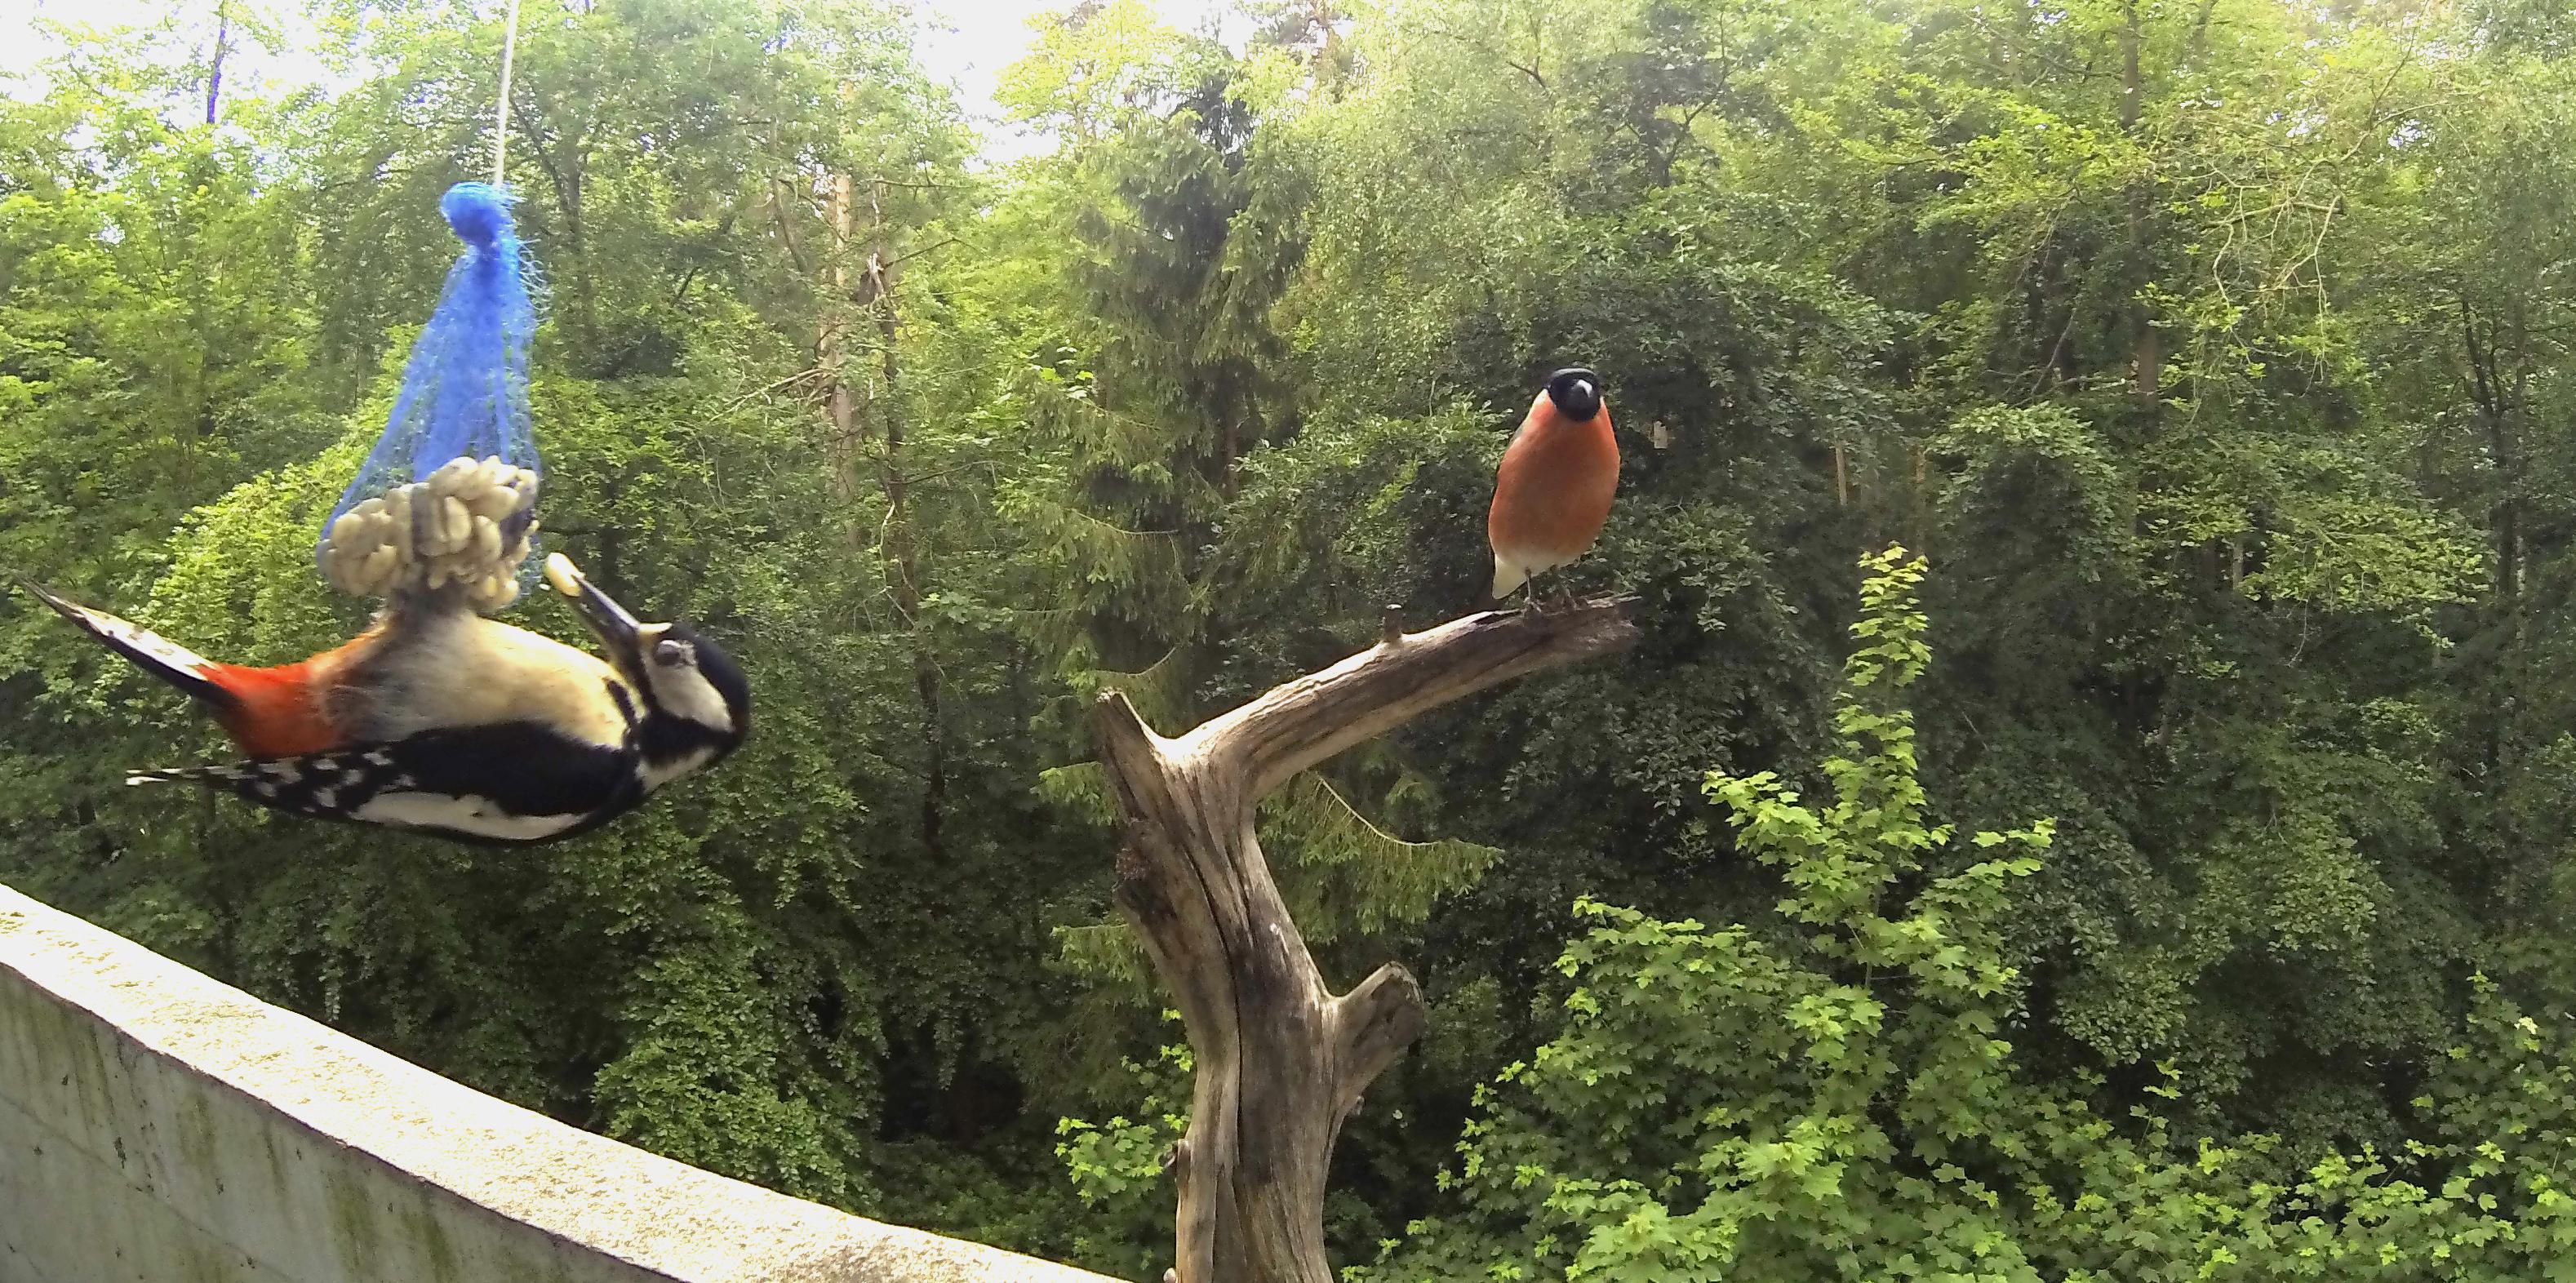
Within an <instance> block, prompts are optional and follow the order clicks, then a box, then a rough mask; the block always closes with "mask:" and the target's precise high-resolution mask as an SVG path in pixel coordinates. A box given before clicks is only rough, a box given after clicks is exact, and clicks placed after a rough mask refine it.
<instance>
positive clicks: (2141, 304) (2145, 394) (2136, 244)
mask: <svg viewBox="0 0 2576 1283" xmlns="http://www.w3.org/2000/svg"><path fill="white" fill-rule="evenodd" d="M2125 12H2126V17H2127V21H2126V22H2125V23H2124V24H2123V25H2122V27H2121V29H2120V129H2121V132H2123V133H2126V134H2127V135H2129V137H2130V139H2131V140H2132V141H2135V142H2138V143H2140V145H2142V146H2143V145H2144V140H2143V139H2140V138H2139V137H2138V132H2139V131H2138V125H2139V122H2140V121H2141V120H2143V119H2144V117H2145V112H2146V92H2147V82H2146V75H2145V72H2144V70H2143V69H2142V68H2141V66H2140V54H2141V51H2142V50H2143V49H2144V47H2145V45H2146V30H2145V28H2143V27H2142V26H2140V25H2139V24H2140V19H2139V17H2138V0H2128V3H2127V6H2126V10H2125ZM2154 202H2155V188H2154V185H2153V184H2152V183H2151V182H2150V181H2149V180H2148V179H2146V178H2145V177H2139V178H2136V179H2132V180H2131V181H2130V183H2129V284H2130V295H2129V340H2130V350H2131V352H2132V353H2133V356H2132V358H2131V360H2130V365H2129V370H2130V376H2131V379H2132V383H2131V387H2130V392H2131V394H2132V395H2134V396H2136V397H2137V399H2138V400H2139V401H2141V402H2144V403H2146V404H2147V405H2150V406H2152V405H2154V404H2155V402H2156V400H2157V396H2158V394H2159V393H2160V392H2161V391H2162V390H2163V387H2164V378H2165V356H2164V336H2163V335H2162V334H2159V333H2158V332H2157V331H2156V325H2155V315H2154V314H2153V312H2151V311H2150V310H2149V309H2148V307H2147V302H2146V300H2145V299H2144V298H2142V297H2139V296H2140V295H2142V294H2144V293H2145V292H2146V288H2147V286H2148V285H2149V284H2150V283H2152V282H2153V281H2154V279H2155V268H2154V264H2153V262H2152V256H2151V254H2150V253H2149V251H2150V250H2151V248H2152V246H2151V245H2150V244H2149V239H2150V235H2151V232H2150V228H2149V226H2148V224H2149V220H2150V219H2151V218H2152V216H2153V214H2154Z"/></svg>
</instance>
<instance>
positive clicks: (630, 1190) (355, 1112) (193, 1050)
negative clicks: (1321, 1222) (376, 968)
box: [0, 887, 1105, 1283]
mask: <svg viewBox="0 0 2576 1283" xmlns="http://www.w3.org/2000/svg"><path fill="white" fill-rule="evenodd" d="M253 1279H257V1280H261V1281H262V1283H279V1281H281V1280H282V1281H284V1283H342V1281H350V1283H354V1281H357V1280H367V1281H371V1283H372V1281H374V1280H388V1281H394V1280H399V1281H402V1283H415V1281H416V1283H484V1281H486V1280H489V1281H492V1283H635V1281H639V1280H646V1279H663V1280H685V1281H687V1283H718V1281H719V1280H722V1281H726V1283H752V1281H754V1280H760V1281H764V1283H767V1281H775V1283H787V1281H788V1280H797V1281H799V1283H807V1281H810V1283H967V1281H970V1280H973V1281H979V1283H980V1281H985V1280H996V1281H998V1280H1027V1281H1028V1283H1105V1281H1104V1280H1102V1279H1101V1278H1100V1276H1098V1275H1094V1274H1088V1273H1084V1272H1082V1271H1079V1270H1073V1269H1068V1268H1066V1267H1064V1266H1060V1265H1051V1264H1048V1263H1046V1262H1043V1261H1038V1260H1033V1259H1031V1258H1028V1257H1024V1256H1015V1255H1013V1254H1011V1253H1008V1252H1001V1251H997V1250H994V1249H992V1248H987V1247H981V1246H978V1245H975V1244H971V1243H964V1242H959V1241H957V1240H954V1239H945V1238H940V1237H938V1236H936V1235H931V1234H924V1233H921V1232H920V1231H918V1230H908V1229H902V1228H898V1227H895V1226H890V1225H880V1224H877V1223H876V1222H873V1221H865V1220H861V1219H859V1218H857V1217H854V1216H847V1215H844V1214H842V1213H840V1212H836V1211H833V1210H832V1209H830V1208H827V1207H823V1206H820V1205H818V1204H814V1203H807V1202H804V1201H801V1200H798V1199H793V1198H788V1197H786V1196H784V1195H781V1194H774V1193H771V1192H769V1191H767V1190H763V1189H760V1188H758V1187H756V1186H751V1185H746V1184H743V1183H742V1182H740V1181H734V1180H728V1179H726V1178H724V1177H721V1176H716V1175H714V1174H712V1173H708V1172H703V1171H700V1170H698V1169H696V1168H694V1167H689V1166H686V1165H684V1164H680V1163H675V1162H672V1161H670V1160H668V1159H664V1158H657V1157H655V1156H653V1155H651V1154H647V1153H645V1152H643V1151H642V1150H639V1149H634V1148H631V1147H629V1146H626V1145H621V1144H618V1143H617V1142H615V1141H611V1140H607V1139H605V1138H602V1137H599V1136H594V1135H591V1134H590V1133H588V1132H584V1131H581V1130H579V1129H576V1128H571V1127H566V1126H564V1125H563V1124H561V1123H557V1122H555V1121H553V1120H551V1119H548V1118H546V1117H544V1116H542V1115H539V1114H535V1113H532V1112H530V1111H528V1110H524V1109H521V1108H519V1107H518V1106H516V1105H511V1104H507V1103H504V1102H502V1101H499V1100H496V1099H493V1098H492V1097H490V1096H486V1095H483V1094H482V1093H480V1092H477V1091H474V1090H472V1089H470V1088H468V1087H465V1086H463V1085H461V1084H458V1083H454V1082H450V1081H449V1080H447V1079H445V1078H441V1077H439V1076H438V1075H436V1074H433V1073H430V1072H429V1071H427V1070H425V1069H422V1068H420V1067H418V1066H416V1065H413V1064H410V1063H408V1062H406V1061H403V1060H399V1059H397V1058H395V1057H393V1056H391V1055H388V1054H386V1053H384V1052H382V1051H378V1050H376V1049H375V1048H373V1047H370V1046H367V1045H366V1044H364V1043H361V1042H358V1041H356V1040H354V1039H351V1038H347V1037H344V1036H342V1035H340V1034H338V1033H335V1032H333V1031H331V1030H330V1029H328V1028H325V1027H324V1026H322V1025H319V1024H316V1023H314V1022H313V1021H311V1020H307V1019H305V1018H304V1017H302V1016H299V1015H296V1014H294V1013H292V1012H289V1011H284V1010H281V1009H279V1008H276V1007H272V1006H269V1005H268V1004H266V1003H263V1002H260V1001H258V1000H257V999H255V998H252V997H251V996H250V995H248V994H245V993H242V992H241V991H240V990H237V989H234V988H232V987H230V986H228V985H223V984H219V983H217V982H215V981H214V980H212V979H209V978H207V977H206V976H203V975H200V974H198V973H197V972H194V971H191V970H189V969H188V968H186V967H183V966H180V965H179V964H177V963H175V962H172V961H170V960H169V959H167V958H163V957H161V956H159V955H157V954H154V953H152V952H151V951H149V950H146V949H144V948H142V947H141V946H138V945H136V944H133V943H132V942H130V941H127V940H124V939H122V938H120V937H118V936H115V935H113V934H110V933H108V932H106V931H102V930H100V929H98V928H96V927H93V926H91V925H89V924H88V923H86V922H83V921H81V920H79V919H77V918H74V917H72V916H70V915H68V914H65V913H61V912H57V911H56V910H53V909H50V908H47V907H45V906H44V905H41V904H38V903H36V902H35V901H33V900H30V899H28V898H26V897H25V896H22V895H19V894H18V893H16V892H14V891H11V890H9V889H8V888H7V887H0V1283H110V1281H115V1283H231V1281H233V1280H244V1281H247V1280H253Z"/></svg>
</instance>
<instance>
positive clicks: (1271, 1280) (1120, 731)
mask: <svg viewBox="0 0 2576 1283" xmlns="http://www.w3.org/2000/svg"><path fill="white" fill-rule="evenodd" d="M1636 638H1637V629H1636V626H1635V625H1633V624H1631V623H1629V622H1628V619H1627V614H1626V603H1625V602H1621V601H1588V602H1582V603H1579V604H1576V605H1572V606H1568V607H1564V608H1561V609H1558V610H1552V611H1548V612H1545V613H1532V612H1509V611H1488V612H1485V613H1482V614H1475V615H1469V616H1467V617H1465V618H1463V619H1456V620H1452V621H1450V622H1449V623H1446V624H1442V625H1441V626H1439V627H1437V628H1434V629H1431V630H1429V631H1427V632H1420V633H1412V634H1406V633H1404V632H1403V631H1402V630H1401V629H1400V628H1399V627H1397V626H1396V624H1395V622H1394V618H1393V613H1392V612H1391V611H1390V613H1389V618H1388V626H1387V630H1386V638H1385V640H1384V641H1382V642H1380V643H1379V644H1378V645H1376V646H1374V647H1371V648H1370V649H1368V650H1365V651H1362V652H1361V653H1359V654H1357V655H1353V656H1351V657H1350V658H1349V659H1346V660H1343V661H1342V662H1340V663H1338V664H1335V665H1333V666H1332V667H1331V668H1327V669H1325V670H1324V671H1322V672H1319V673H1311V674H1308V675H1307V676H1304V677H1300V678H1298V679H1297V680H1295V681H1292V682H1289V683H1287V684H1286V685H1283V686H1279V687H1276V688H1274V689H1272V690H1271V691H1270V692H1269V693H1268V694H1266V695H1263V696H1261V697H1260V698H1259V699H1256V700H1253V701H1252V702H1251V703H1249V704H1245V705H1244V706H1242V707H1241V708H1238V709H1235V710H1234V711H1233V712H1230V713H1226V714H1224V715H1223V716H1220V717H1218V718H1216V719H1214V720H1212V721H1209V722H1207V723H1206V724H1204V725H1202V726H1200V727H1199V728H1198V729H1196V730H1193V731H1191V732H1189V733H1188V734H1186V735H1183V736H1181V737H1180V738H1178V739H1165V738H1163V737H1162V736H1160V735H1157V734H1155V733H1154V732H1153V731H1152V730H1151V729H1149V728H1148V727H1147V726H1146V725H1145V724H1144V722H1143V721H1142V720H1141V719H1139V718H1138V717H1137V716H1136V710H1135V708H1134V707H1133V706H1131V705H1130V704H1129V703H1128V702H1127V697H1126V696H1124V695H1122V694H1120V693H1118V692H1116V691H1110V692H1107V693H1105V694H1103V695H1102V696H1101V697H1100V702H1099V704H1098V706H1097V707H1096V708H1095V710H1094V712H1095V713H1096V715H1097V720H1098V723H1099V726H1098V730H1099V734H1100V755H1101V762H1102V764H1103V766H1105V767H1106V768H1107V770H1108V772H1109V776H1110V779H1111V781H1112V783H1113V785H1114V787H1115V788H1116V790H1117V795H1118V800H1119V804H1120V806H1121V807H1122V808H1123V810H1124V812H1125V814H1126V817H1127V843H1126V846H1125V848H1124V849H1123V850H1122V851H1121V852H1120V854H1119V857H1118V882H1117V893H1116V898H1117V903H1118V907H1119V910H1120V911H1121V912H1122V913H1123V914H1125V915H1126V918H1127V921H1128V923H1129V924H1130V925H1131V926H1133V927H1134V928H1135V930H1136V934H1137V935H1138V937H1139V938H1141V939H1142V940H1143V941H1144V945H1145V951H1146V953H1147V955H1148V956H1150V957H1151V958H1152V959H1153V960H1154V970H1155V971H1156V972H1157V973H1158V974H1160V975H1161V976H1162V978H1163V983H1164V984H1166V985H1168V986H1170V988H1171V990H1172V993H1173V995H1174V996H1175V998H1176V999H1177V1001H1178V1004H1179V1006H1180V1011H1181V1018H1182V1020H1183V1022H1184V1023H1186V1024H1187V1026H1188V1028H1189V1038H1190V1047H1191V1050H1192V1051H1193V1053H1194V1054H1195V1060H1196V1066H1197V1075H1198V1079H1197V1083H1196V1084H1195V1089H1194V1090H1193V1092H1192V1094H1191V1098H1190V1128H1189V1133H1188V1135H1187V1136H1186V1137H1185V1138H1184V1139H1183V1140H1182V1141H1181V1142H1180V1143H1179V1144H1178V1145H1177V1146H1175V1147H1174V1150H1173V1153H1172V1157H1171V1169H1172V1174H1173V1178H1174V1180H1175V1182H1176V1183H1177V1184H1178V1185H1179V1187H1180V1210H1179V1214H1178V1218H1177V1224H1176V1226H1175V1235H1174V1237H1175V1240H1176V1248H1177V1265H1176V1266H1175V1268H1174V1269H1173V1270H1172V1271H1171V1272H1170V1273H1168V1274H1166V1275H1165V1278H1166V1280H1176V1283H1333V1274H1332V1270H1331V1267H1330V1266H1329V1265H1328V1264H1327V1262H1326V1261H1325V1259H1324V1180H1325V1175H1326V1172H1327V1170H1328V1168H1329V1167H1330V1165H1331V1161H1332V1154H1333V1141H1334V1139H1335V1138H1336V1137H1337V1136H1339V1135H1340V1133H1341V1129H1342V1122H1343V1120H1344V1119H1345V1118H1347V1117H1349V1116H1350V1114H1351V1112H1352V1111H1353V1110H1354V1109H1355V1108H1357V1107H1358V1105H1359V1100H1360V1093H1361V1092H1362V1091H1364V1090H1366V1089H1367V1087H1368V1085H1369V1083H1370V1081H1371V1080H1373V1079H1375V1078H1376V1077H1377V1075H1378V1074H1379V1072H1381V1071H1382V1070H1384V1069H1385V1068H1386V1067H1387V1066H1388V1065H1389V1064H1392V1063H1393V1062H1394V1060H1395V1057H1396V1055H1397V1054H1398V1053H1399V1052H1401V1051H1403V1050H1404V1048H1405V1046H1406V1045H1407V1044H1409V1043H1411V1042H1412V1041H1413V1040H1414V1039H1415V1038H1416V1037H1418V1036H1419V1035H1420V1034H1421V1033H1422V1030H1423V1027H1424V1025H1425V1024H1426V1023H1427V1022H1428V1019H1429V1014H1428V1011H1427V1010H1426V1008H1425V1007H1424V1006H1423V1002H1422V991H1421V988H1420V987H1419V986H1418V985H1416V984H1415V983H1414V979H1413V973H1411V972H1409V971H1407V970H1405V969H1404V968H1403V967H1401V966H1398V965H1396V964H1393V963H1389V964H1387V965H1386V966H1382V967H1380V968H1378V969H1377V971H1376V972H1375V973H1374V974H1372V975H1370V976H1369V977H1368V978H1367V979H1366V980H1363V981H1361V982H1360V983H1359V985H1358V987H1356V988H1354V989H1352V990H1351V991H1350V992H1349V993H1346V994H1342V995H1340V996H1338V997H1336V996H1334V995H1333V993H1332V992H1330V991H1329V990H1327V989H1326V988H1325V987H1324V978H1323V976H1322V975H1321V974H1320V973H1319V972H1317V971H1316V969H1315V960H1314V958H1313V957H1312V956H1311V955H1309V954H1308V953H1307V952H1306V942H1305V939H1304V938H1303V937H1302V936H1300V935H1299V934H1298V932H1297V924H1296V923H1294V922H1292V921H1290V920H1289V918H1288V910H1287V906H1286V905H1284V904H1282V903H1281V902H1280V898H1279V888H1278V886H1277V884H1276V883H1274V882H1273V881H1272V880H1271V877H1270V866H1269V865H1268V864H1267V863H1265V862H1264V861H1263V860H1262V858H1261V844H1260V842H1259V841H1258V840H1256V838H1255V837H1254V835H1253V831H1252V830H1253V807H1254V804H1255V803H1257V802H1259V801H1260V800H1261V798H1262V797H1264V796H1266V795H1267V794H1269V793H1270V792H1271V791H1272V790H1273V789H1276V788H1278V787H1279V786H1280V785H1282V784H1285V783H1287V782H1288V780H1289V779H1290V778H1292V777H1294V776H1295V775H1296V774H1297V773H1298V772H1299V771H1302V770H1305V769H1306V768H1308V767H1310V766H1313V765H1315V764H1317V763H1319V762H1322V761H1323V760H1325V759H1326V758H1329V757H1331V756H1333V755H1334V754H1336V753H1339V752H1341V751H1342V750H1343V749H1346V748H1349V747H1351V746H1352V745H1354V744H1357V743H1359V742H1360V741H1362V740H1365V739H1368V738H1370V737H1371V736H1374V735H1379V734H1383V733H1385V732H1386V731H1389V730H1392V729H1394V728H1395V727H1397V726H1400V725H1402V724H1404V723H1405V722H1406V721H1409V720H1411V719H1412V718H1414V717H1416V716H1419V715H1420V714H1422V713H1425V712H1428V711H1429V710H1431V709H1434V708H1437V707H1439V706H1440V705H1442V704H1446V703H1448V702H1450V701H1451V700H1455V699H1460V698H1463V697H1465V696H1467V695H1471V694H1473V693H1475V692H1477V691H1480V690H1483V689H1485V688H1486V687H1489V686H1493V685H1496V684H1498V683H1501V682H1505V681H1509V680H1510V679H1512V678H1514V677H1518V676H1521V675H1522V674H1525V673H1531V672H1536V671H1538V670H1539V669H1542V668H1551V667H1554V666H1556V665H1559V664H1569V663H1572V662H1574V661H1576V660H1579V659H1585V658H1589V657H1591V656H1594V655H1599V654H1603V653H1605V652H1608V651H1612V650H1616V649H1619V648H1621V647H1624V646H1627V645H1629V644H1631V643H1633V642H1634V641H1635V640H1636Z"/></svg>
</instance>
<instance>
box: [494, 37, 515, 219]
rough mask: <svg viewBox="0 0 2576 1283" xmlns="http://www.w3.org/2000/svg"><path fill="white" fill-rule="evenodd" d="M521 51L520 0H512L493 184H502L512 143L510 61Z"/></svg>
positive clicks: (504, 40) (504, 48)
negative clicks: (503, 162) (504, 162)
mask: <svg viewBox="0 0 2576 1283" xmlns="http://www.w3.org/2000/svg"><path fill="white" fill-rule="evenodd" d="M518 52H519V0H510V19H509V24H508V26H507V28H506V30H505V31H504V33H503V34H502V36H501V106H500V108H499V110H498V111H496V112H495V113H494V116H493V123H492V185H493V186H495V187H498V186H500V185H501V157H502V155H503V154H504V152H505V150H506V149H507V148H508V146H509V143H510V63H511V61H512V60H513V59H514V58H516V57H517V55H518Z"/></svg>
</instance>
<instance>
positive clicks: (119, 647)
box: [18, 579, 233, 704]
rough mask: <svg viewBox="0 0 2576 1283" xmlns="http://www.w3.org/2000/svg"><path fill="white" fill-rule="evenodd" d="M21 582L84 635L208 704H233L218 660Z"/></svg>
mask: <svg viewBox="0 0 2576 1283" xmlns="http://www.w3.org/2000/svg"><path fill="white" fill-rule="evenodd" d="M18 583H19V585H20V586H21V587H23V588H25V589H26V590H27V591H28V592H30V593H32V594H34V595H35V598H36V600H38V601H41V602H43V603H45V604H46V605H48V606H51V607H53V608H54V613H56V614H58V615H61V616H62V617H63V618H65V619H68V620H70V621H72V622H73V623H75V624H78V625H80V627H81V630H82V631H83V632H86V633H88V634H89V635H90V636H92V637H95V638H97V639H98V640H99V641H100V642H101V643H103V644H104V645H106V647H107V648H108V649H110V650H113V651H115V652H116V653H117V654H119V655H123V656H125V657H126V658H127V659H128V660H131V661H132V662H133V664H134V666H135V667H137V668H140V669H142V670H143V671H145V672H147V673H150V674H152V675H153V676H155V677H158V678H160V679H161V680H163V681H165V682H168V683H170V684H171V685H173V686H176V687H178V688H179V689H180V690H183V691H185V692H187V693H188V694H190V695H192V696H195V697H196V698H198V699H201V700H204V701H206V702H207V703H210V704H230V703H231V702H232V698H233V697H232V694H231V692H229V691H226V690H225V689H224V688H223V687H222V686H221V685H218V684H217V683H216V682H215V680H214V677H213V670H214V669H215V668H216V667H217V665H216V664H215V662H214V661H212V660H210V659H207V658H206V657H205V656H203V655H199V654H197V653H196V652H195V651H192V650H189V649H188V648H187V647H185V646H181V645H178V644H177V643H175V642H172V641H170V640H169V639H168V638H165V637H163V636H161V635H160V634H159V633H156V632H153V631H152V630H151V629H149V628H145V627H143V626H142V625H140V624H136V623H132V622H130V621H127V620H123V619H119V618H117V617H116V616H114V615H111V614H108V613H107V612H106V611H103V610H92V609H90V608H89V607H87V606H84V605H81V604H80V603H78V602H75V601H69V600H66V599H64V598H62V597H58V596H55V595H54V594H53V593H50V592H47V591H45V590H44V589H43V588H40V587H37V586H36V585H35V584H33V583H30V582H28V581H26V580H23V579H21V580H19V581H18Z"/></svg>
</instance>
